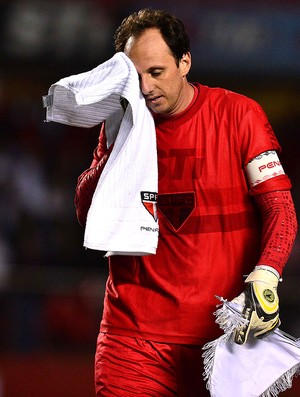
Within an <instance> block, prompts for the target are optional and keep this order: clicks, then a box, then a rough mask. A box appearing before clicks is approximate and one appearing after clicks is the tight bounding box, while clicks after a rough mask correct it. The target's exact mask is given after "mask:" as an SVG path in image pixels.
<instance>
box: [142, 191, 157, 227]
mask: <svg viewBox="0 0 300 397" xmlns="http://www.w3.org/2000/svg"><path fill="white" fill-rule="evenodd" d="M141 200H142V204H143V206H144V207H145V208H146V210H147V211H148V212H149V214H150V215H151V216H152V217H153V219H154V220H155V222H157V207H156V203H157V193H155V192H141Z"/></svg>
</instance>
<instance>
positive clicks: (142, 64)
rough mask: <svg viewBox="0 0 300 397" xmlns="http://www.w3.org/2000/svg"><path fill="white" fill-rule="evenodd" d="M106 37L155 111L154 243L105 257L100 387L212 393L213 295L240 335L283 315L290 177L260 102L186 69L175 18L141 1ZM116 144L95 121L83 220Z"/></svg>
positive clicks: (263, 328)
mask: <svg viewBox="0 0 300 397" xmlns="http://www.w3.org/2000/svg"><path fill="white" fill-rule="evenodd" d="M114 39H115V50H116V52H119V51H122V52H124V53H125V54H126V55H127V56H128V57H129V58H130V60H131V61H132V62H133V64H134V66H135V68H136V70H137V72H138V75H139V79H140V89H141V92H142V94H143V96H144V98H145V101H146V104H147V106H148V108H149V109H150V110H151V112H152V115H153V118H154V121H155V127H156V138H157V153H158V197H157V208H158V212H157V214H158V221H159V241H158V248H157V252H156V254H155V255H147V256H130V255H126V256H122V255H114V256H110V257H109V259H108V261H109V275H108V280H107V284H106V293H105V299H104V310H103V317H102V320H101V324H100V333H99V337H98V342H97V351H96V361H95V384H96V393H97V396H98V397H100V396H104V397H112V396H120V397H125V396H126V397H131V396H132V397H136V396H137V395H141V396H143V397H148V396H149V397H150V396H161V397H175V396H178V397H196V396H197V397H198V396H205V395H209V393H208V391H207V390H206V387H205V383H204V381H203V379H202V372H203V368H202V346H203V345H204V344H205V343H206V342H208V341H209V340H212V339H214V338H216V337H217V336H219V334H220V330H219V328H218V326H217V325H216V324H215V322H214V316H213V312H214V310H215V306H216V304H217V302H216V299H215V295H219V296H224V297H226V298H229V299H235V300H236V301H238V302H239V303H241V304H242V306H243V314H244V316H245V317H246V318H247V319H248V320H249V323H248V326H247V327H245V328H241V329H237V330H236V332H235V341H236V343H239V344H244V343H247V337H248V334H249V332H254V334H255V336H257V337H264V336H265V335H266V334H268V333H269V332H271V331H272V330H274V329H275V328H276V327H278V325H279V323H280V319H279V299H278V293H277V285H278V281H279V279H280V278H281V276H282V272H283V268H284V266H285V264H286V262H287V260H288V257H289V255H290V252H291V250H292V246H293V242H294V239H295V235H296V230H297V221H296V215H295V209H294V205H293V200H292V197H291V193H290V189H291V183H290V180H289V178H288V176H287V175H286V174H285V172H284V169H283V166H282V164H281V163H280V160H279V157H278V154H279V153H280V145H279V143H278V141H277V139H276V137H275V135H274V132H273V130H272V128H271V126H270V124H269V123H268V120H267V117H266V115H265V113H264V111H263V110H262V108H261V107H260V105H259V104H257V103H256V102H255V101H253V100H251V99H249V98H247V97H245V96H243V95H240V94H237V93H234V92H231V91H228V90H226V89H222V88H210V87H208V86H206V85H203V84H200V83H194V82H190V81H189V80H188V73H189V71H190V68H191V63H192V60H191V54H190V43H189V38H188V36H187V34H186V31H185V28H184V26H183V24H182V22H181V21H180V20H178V19H177V18H176V17H174V16H172V15H170V14H169V13H167V12H164V11H159V10H150V9H144V10H141V11H139V12H136V13H133V14H132V15H130V16H129V17H128V18H126V19H124V21H123V22H122V24H121V25H120V26H119V28H118V29H117V30H116V33H115V36H114ZM112 150H113V146H111V147H108V146H107V141H106V136H105V122H103V124H102V126H101V131H100V136H99V144H98V146H97V148H96V149H95V151H94V158H93V160H92V163H91V166H90V168H89V169H88V170H86V171H85V172H83V174H82V175H81V176H80V177H79V178H78V185H77V188H76V196H75V205H76V210H77V216H78V220H79V222H80V223H81V224H82V225H83V226H84V225H85V222H86V217H87V212H88V210H89V207H90V204H91V200H92V197H93V193H94V190H95V188H96V185H97V183H98V180H99V176H100V174H101V172H102V170H103V168H104V167H105V164H106V161H107V159H108V157H109V155H110V153H111V151H112ZM133 161H134V159H133ZM137 166H138V164H137ZM124 183H126V180H124ZM116 189H118V186H116ZM244 275H248V276H247V278H246V280H244Z"/></svg>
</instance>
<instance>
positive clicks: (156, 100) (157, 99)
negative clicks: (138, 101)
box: [146, 95, 162, 105]
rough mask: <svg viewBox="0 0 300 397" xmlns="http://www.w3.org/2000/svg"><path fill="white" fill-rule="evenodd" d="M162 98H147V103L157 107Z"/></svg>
mask: <svg viewBox="0 0 300 397" xmlns="http://www.w3.org/2000/svg"><path fill="white" fill-rule="evenodd" d="M161 98H162V96H161V95H160V96H156V97H151V98H149V97H146V102H148V103H149V104H152V105H155V104H157V103H158V102H159V100H160V99H161Z"/></svg>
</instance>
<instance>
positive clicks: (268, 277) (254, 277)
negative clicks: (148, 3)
mask: <svg viewBox="0 0 300 397" xmlns="http://www.w3.org/2000/svg"><path fill="white" fill-rule="evenodd" d="M278 281H279V278H278V277H277V276H276V275H275V273H273V272H272V271H270V270H268V269H265V268H264V269H261V268H255V269H254V270H253V272H251V273H250V274H249V276H248V277H247V278H246V280H245V282H246V283H253V282H258V283H264V284H268V285H270V286H272V287H273V288H275V289H276V288H277V286H278Z"/></svg>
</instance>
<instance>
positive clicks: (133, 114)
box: [43, 52, 158, 255]
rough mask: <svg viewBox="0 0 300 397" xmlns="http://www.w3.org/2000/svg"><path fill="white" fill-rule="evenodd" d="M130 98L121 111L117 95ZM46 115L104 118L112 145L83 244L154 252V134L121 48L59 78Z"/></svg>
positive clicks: (77, 120)
mask: <svg viewBox="0 0 300 397" xmlns="http://www.w3.org/2000/svg"><path fill="white" fill-rule="evenodd" d="M121 97H122V98H125V99H126V100H127V101H128V105H127V107H126V111H125V114H124V111H123V108H122V106H121V104H120V98H121ZM43 99H44V106H47V113H46V121H55V122H60V123H63V124H69V125H75V126H80V127H92V126H94V125H97V124H99V123H100V122H101V121H103V120H106V133H107V140H108V144H111V143H112V142H114V148H113V150H112V152H111V154H110V157H109V159H108V162H107V164H106V166H105V168H104V170H103V172H102V174H101V176H100V179H99V182H98V185H97V187H96V190H95V193H94V196H93V199H92V203H91V207H90V209H89V212H88V216H87V223H86V228H85V236H84V246H85V247H87V248H91V249H96V250H101V251H107V255H113V254H125V255H126V254H128V255H147V254H155V253H156V248H157V243H158V222H157V213H156V197H157V189H158V182H157V180H158V177H157V150H156V134H155V125H154V121H153V117H152V115H151V113H150V111H149V109H148V108H147V106H146V104H145V100H144V98H143V95H142V93H141V91H140V87H139V78H138V74H137V71H136V69H135V67H134V65H133V63H132V62H131V61H130V59H129V58H128V57H127V56H126V55H125V54H124V53H122V52H118V53H116V54H115V55H114V56H113V57H112V58H111V59H109V60H108V61H106V62H104V63H103V64H101V65H99V66H98V67H96V68H94V69H93V70H91V71H89V72H85V73H81V74H78V75H73V76H70V77H66V78H64V79H61V80H60V81H58V82H57V83H55V84H53V85H52V86H51V87H50V88H49V92H48V95H47V96H46V97H44V98H43Z"/></svg>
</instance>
